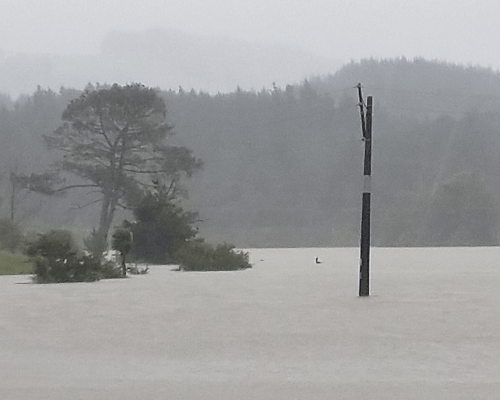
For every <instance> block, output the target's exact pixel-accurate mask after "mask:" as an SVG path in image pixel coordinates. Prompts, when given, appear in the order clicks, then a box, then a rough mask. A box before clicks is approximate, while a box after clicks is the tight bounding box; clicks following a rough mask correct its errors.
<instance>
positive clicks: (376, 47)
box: [0, 0, 500, 68]
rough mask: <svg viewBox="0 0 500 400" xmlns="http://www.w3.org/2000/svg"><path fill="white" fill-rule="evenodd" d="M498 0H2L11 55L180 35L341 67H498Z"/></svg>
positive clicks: (3, 44) (1, 31)
mask: <svg viewBox="0 0 500 400" xmlns="http://www.w3.org/2000/svg"><path fill="white" fill-rule="evenodd" d="M499 18H500V2H499V1H498V0H357V1H356V0H252V1H248V0H141V1H138V0H135V1H132V0H2V1H1V2H0V49H3V51H4V52H5V53H7V54H10V53H12V52H28V53H35V52H36V53H47V52H49V53H61V52H64V53H97V52H98V49H99V43H100V41H101V39H102V37H103V35H104V34H105V33H107V32H109V31H111V30H115V29H130V30H134V31H140V30H145V29H148V28H171V29H179V30H182V31H185V32H188V33H197V34H203V35H224V36H228V37H231V38H235V39H245V40H248V41H256V42H264V43H286V44H294V45H297V46H300V47H301V48H303V49H306V50H309V51H311V52H314V53H316V54H318V55H323V56H328V57H333V58H337V59H340V60H343V61H349V60H351V59H354V60H359V59H361V58H365V57H370V56H375V57H395V56H402V55H404V56H406V57H409V58H412V57H415V56H423V57H426V58H431V59H440V60H447V61H452V62H460V63H465V64H474V65H475V64H479V65H483V66H492V67H494V68H500V51H499V49H500V47H499V46H498V41H499V39H500V24H499V23H498V21H499Z"/></svg>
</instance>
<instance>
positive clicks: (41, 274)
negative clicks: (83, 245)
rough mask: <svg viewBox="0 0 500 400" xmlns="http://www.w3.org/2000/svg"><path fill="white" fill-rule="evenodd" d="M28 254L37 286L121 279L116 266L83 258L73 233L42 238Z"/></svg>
mask: <svg viewBox="0 0 500 400" xmlns="http://www.w3.org/2000/svg"><path fill="white" fill-rule="evenodd" d="M26 254H27V255H28V256H29V257H30V258H31V260H32V263H33V273H34V280H35V282H38V283H60V282H93V281H97V280H99V279H101V278H116V277H118V276H121V272H120V269H119V268H117V267H116V265H115V264H114V263H104V264H103V263H101V260H100V259H99V258H96V257H93V256H90V255H85V254H81V253H80V252H79V250H78V248H77V246H76V244H75V242H74V240H73V237H72V235H71V232H69V231H66V230H52V231H50V232H47V233H44V234H39V235H38V237H37V238H36V239H34V240H33V241H32V242H30V243H28V246H27V248H26Z"/></svg>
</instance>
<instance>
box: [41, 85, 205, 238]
mask: <svg viewBox="0 0 500 400" xmlns="http://www.w3.org/2000/svg"><path fill="white" fill-rule="evenodd" d="M62 119H63V121H64V122H63V124H62V125H61V126H60V127H59V128H58V129H57V130H56V131H55V132H54V133H53V134H52V135H47V136H45V139H46V142H47V144H48V145H49V148H53V149H57V150H59V151H60V152H61V153H62V154H63V155H64V157H63V161H62V162H61V164H60V168H61V169H62V170H63V171H66V172H68V173H70V174H73V175H75V176H77V177H79V178H82V179H83V180H84V181H85V183H81V184H74V185H69V186H66V187H65V188H63V189H65V190H68V189H72V188H77V187H88V188H92V189H94V190H95V191H98V192H100V193H101V195H102V198H101V213H100V219H99V226H98V229H97V231H96V232H95V238H94V239H96V240H99V241H101V242H103V243H104V242H106V239H107V235H108V231H109V228H110V226H111V223H112V220H113V217H114V214H115V211H116V209H117V207H131V206H134V205H135V204H133V203H134V201H136V199H137V198H139V197H140V194H141V193H142V192H143V191H144V190H145V189H147V188H148V187H150V186H151V179H153V178H155V177H157V176H164V177H166V178H167V179H169V180H170V181H171V185H170V188H171V194H174V193H175V191H176V188H177V182H178V181H179V179H180V178H181V177H182V176H191V174H192V173H193V172H194V171H196V170H197V169H199V168H200V167H201V163H200V161H199V160H197V159H196V158H195V157H194V156H193V155H192V152H191V151H190V150H188V149H186V148H183V147H176V146H167V145H166V144H165V143H164V140H165V139H166V138H167V136H170V135H171V134H172V132H171V131H172V127H171V126H170V125H169V124H168V123H167V121H166V107H165V102H164V101H163V99H161V98H160V97H159V96H158V94H157V91H156V90H154V89H150V88H147V87H145V86H143V85H140V84H131V85H126V86H119V85H116V84H115V85H113V86H111V87H109V88H101V87H97V88H92V87H91V88H88V89H87V90H86V91H85V92H84V93H83V94H82V95H81V96H80V97H79V98H77V99H75V100H73V101H71V103H70V104H69V105H68V106H67V108H66V110H65V111H64V112H63V115H62Z"/></svg>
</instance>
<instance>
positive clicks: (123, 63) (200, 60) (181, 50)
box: [0, 29, 341, 97]
mask: <svg viewBox="0 0 500 400" xmlns="http://www.w3.org/2000/svg"><path fill="white" fill-rule="evenodd" d="M340 66H341V62H340V61H338V60H330V59H326V58H322V57H319V56H315V55H313V54H310V53H308V52H306V51H303V50H301V49H299V48H294V47H291V46H285V45H267V44H259V43H250V42H244V41H237V40H232V39H229V38H226V37H222V36H221V37H204V36H197V35H192V34H186V33H182V32H179V31H176V30H167V29H151V30H147V31H143V32H132V31H113V32H110V33H109V34H107V35H106V36H105V37H104V38H103V39H102V42H101V46H100V49H99V50H98V51H96V53H95V54H79V52H78V49H75V51H74V54H72V55H61V54H14V55H7V54H5V53H2V51H1V50H0V89H1V91H2V92H4V93H10V94H11V96H13V97H17V96H18V95H19V94H22V93H31V92H33V91H34V90H35V89H36V87H37V86H39V85H40V86H42V87H50V88H53V89H56V88H57V89H58V88H60V87H61V86H65V87H75V88H83V87H84V86H85V85H86V84H88V83H89V82H92V83H95V82H107V83H110V82H111V83H119V84H126V83H130V82H141V83H143V84H144V85H147V86H152V87H161V88H178V87H184V88H189V89H191V88H197V89H199V90H204V91H206V92H209V93H213V94H215V93H218V92H230V91H233V90H235V89H236V88H237V87H242V88H245V89H257V90H258V89H261V88H262V87H264V86H269V85H270V84H271V83H272V82H273V81H275V82H277V83H278V84H282V85H285V84H287V83H289V82H297V81H300V80H302V79H304V78H307V77H308V76H311V75H315V74H326V73H329V72H331V71H334V70H336V69H338V68H339V67H340Z"/></svg>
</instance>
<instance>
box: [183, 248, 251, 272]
mask: <svg viewBox="0 0 500 400" xmlns="http://www.w3.org/2000/svg"><path fill="white" fill-rule="evenodd" d="M248 258H249V256H248V253H244V252H241V251H234V246H233V245H230V244H226V243H224V244H218V245H217V246H215V247H214V246H212V245H210V244H208V243H204V242H200V241H192V242H187V243H186V244H185V245H184V246H183V247H182V248H181V249H180V250H179V251H178V252H177V259H178V260H179V262H180V269H182V270H185V271H237V270H241V269H247V268H251V267H252V266H251V264H250V263H249V261H248Z"/></svg>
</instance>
